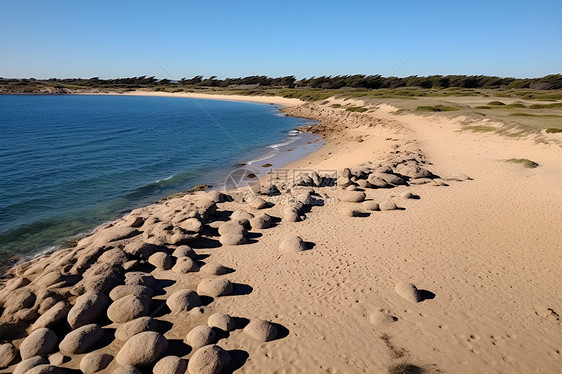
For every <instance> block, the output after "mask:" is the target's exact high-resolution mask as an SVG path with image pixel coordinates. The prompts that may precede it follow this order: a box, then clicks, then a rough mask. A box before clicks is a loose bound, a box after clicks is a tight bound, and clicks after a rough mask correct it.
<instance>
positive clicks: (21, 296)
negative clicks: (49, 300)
mask: <svg viewBox="0 0 562 374" xmlns="http://www.w3.org/2000/svg"><path fill="white" fill-rule="evenodd" d="M36 300H37V297H36V296H35V294H34V293H33V292H31V291H30V290H28V289H26V288H22V289H17V290H14V291H12V292H10V293H9V294H8V296H7V297H6V301H7V302H5V303H4V308H5V309H4V313H3V315H4V316H6V315H9V314H12V313H15V312H17V311H18V310H21V309H27V308H31V307H33V305H35V301H36Z"/></svg>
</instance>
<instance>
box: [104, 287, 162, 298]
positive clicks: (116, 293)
mask: <svg viewBox="0 0 562 374" xmlns="http://www.w3.org/2000/svg"><path fill="white" fill-rule="evenodd" d="M153 294H154V293H153V291H152V288H150V287H146V286H140V285H135V284H129V285H121V286H117V287H115V288H114V289H112V290H111V292H110V293H109V298H110V299H111V300H113V301H117V300H119V299H121V298H123V297H125V296H129V295H131V296H136V297H145V298H149V299H150V298H152V296H153Z"/></svg>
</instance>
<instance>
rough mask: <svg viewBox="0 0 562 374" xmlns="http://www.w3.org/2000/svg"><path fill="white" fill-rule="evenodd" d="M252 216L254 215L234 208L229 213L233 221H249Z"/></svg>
mask: <svg viewBox="0 0 562 374" xmlns="http://www.w3.org/2000/svg"><path fill="white" fill-rule="evenodd" d="M252 218H254V215H253V214H252V213H248V212H246V211H245V210H235V211H234V212H232V214H231V215H230V220H231V221H233V222H240V221H244V220H246V221H248V222H249V221H250V220H251V219H252Z"/></svg>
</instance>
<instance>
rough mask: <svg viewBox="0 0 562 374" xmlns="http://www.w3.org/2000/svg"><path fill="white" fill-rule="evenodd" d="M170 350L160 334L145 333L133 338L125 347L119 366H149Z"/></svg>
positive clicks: (119, 357) (118, 360)
mask: <svg viewBox="0 0 562 374" xmlns="http://www.w3.org/2000/svg"><path fill="white" fill-rule="evenodd" d="M167 350H168V341H167V340H166V338H164V336H162V335H161V334H160V333H157V332H154V331H144V332H141V333H138V334H136V335H134V336H133V337H131V338H130V339H129V340H127V342H126V343H125V344H124V345H123V347H122V348H121V350H120V351H119V353H118V354H117V357H116V360H117V362H118V363H119V365H122V366H125V365H133V366H138V367H143V366H148V365H150V364H152V363H154V362H156V361H158V359H159V358H160V357H162V355H163V354H164V353H165V352H166V351H167Z"/></svg>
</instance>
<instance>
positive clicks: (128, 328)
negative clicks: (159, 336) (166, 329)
mask: <svg viewBox="0 0 562 374" xmlns="http://www.w3.org/2000/svg"><path fill="white" fill-rule="evenodd" d="M158 328H159V323H158V321H157V320H155V319H153V318H152V317H139V318H137V319H134V320H132V321H129V322H126V323H124V324H122V325H121V326H119V327H118V328H117V330H115V338H116V339H117V340H121V341H127V340H129V339H130V338H132V337H133V336H134V335H136V334H138V333H140V332H144V331H157V330H158Z"/></svg>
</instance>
